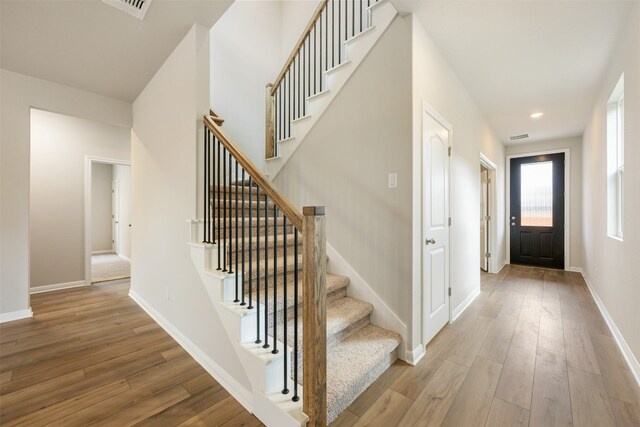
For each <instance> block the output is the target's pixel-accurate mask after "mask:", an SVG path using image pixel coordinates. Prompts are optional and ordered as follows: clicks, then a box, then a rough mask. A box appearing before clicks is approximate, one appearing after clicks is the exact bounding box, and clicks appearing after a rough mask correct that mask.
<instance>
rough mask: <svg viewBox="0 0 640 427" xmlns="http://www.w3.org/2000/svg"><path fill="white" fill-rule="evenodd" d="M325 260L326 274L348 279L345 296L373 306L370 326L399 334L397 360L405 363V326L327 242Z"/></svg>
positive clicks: (406, 338) (406, 339) (406, 333)
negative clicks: (326, 261)
mask: <svg viewBox="0 0 640 427" xmlns="http://www.w3.org/2000/svg"><path fill="white" fill-rule="evenodd" d="M327 258H328V259H329V262H328V263H327V272H328V273H332V274H338V275H341V276H347V277H349V287H348V288H347V296H350V297H353V298H356V299H359V300H360V301H365V302H367V303H369V304H371V305H372V306H373V311H372V312H371V314H370V321H371V324H372V325H375V326H379V327H381V328H384V329H388V330H390V331H394V332H396V333H398V334H400V336H401V337H402V342H401V343H400V345H399V347H398V359H400V360H402V361H405V362H407V354H406V350H407V348H406V347H407V343H408V342H409V341H408V338H409V337H408V329H407V325H406V324H405V323H404V322H403V321H402V320H401V319H400V317H398V315H397V314H396V313H395V312H394V311H393V310H392V309H391V308H390V307H389V306H388V305H387V303H386V302H385V301H384V299H382V298H381V297H380V296H379V295H378V294H377V293H376V291H375V290H373V288H372V287H371V286H370V285H369V283H367V281H366V280H365V279H363V278H362V276H360V274H359V273H358V272H357V271H356V270H355V269H354V268H353V267H352V266H351V264H349V262H347V260H345V259H344V258H343V257H342V255H340V253H339V252H338V251H337V250H336V249H335V248H334V247H333V246H331V244H330V243H329V242H327ZM408 363H409V362H408Z"/></svg>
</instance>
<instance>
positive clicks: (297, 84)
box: [293, 49, 302, 119]
mask: <svg viewBox="0 0 640 427" xmlns="http://www.w3.org/2000/svg"><path fill="white" fill-rule="evenodd" d="M300 55H302V51H301V50H300V49H298V55H297V56H296V63H297V66H296V68H295V69H296V78H295V80H294V81H293V92H294V95H293V98H294V100H295V104H294V108H295V110H294V112H293V117H294V118H295V119H297V118H299V117H300Z"/></svg>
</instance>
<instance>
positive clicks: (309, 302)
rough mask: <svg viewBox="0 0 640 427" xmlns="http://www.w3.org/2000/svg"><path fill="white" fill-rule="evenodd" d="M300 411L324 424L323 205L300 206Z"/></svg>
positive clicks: (312, 421) (315, 425)
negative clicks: (301, 383) (301, 304)
mask: <svg viewBox="0 0 640 427" xmlns="http://www.w3.org/2000/svg"><path fill="white" fill-rule="evenodd" d="M302 214H303V219H302V268H303V279H302V280H303V282H302V283H303V289H304V291H303V292H304V302H303V307H304V310H303V316H304V334H303V354H304V364H303V372H304V374H303V375H304V376H303V380H304V384H303V411H304V413H305V414H307V416H308V417H309V422H308V424H307V425H308V426H313V427H325V426H326V425H327V310H326V286H327V260H326V253H327V251H326V237H325V227H326V224H325V216H324V206H306V207H304V208H303V209H302Z"/></svg>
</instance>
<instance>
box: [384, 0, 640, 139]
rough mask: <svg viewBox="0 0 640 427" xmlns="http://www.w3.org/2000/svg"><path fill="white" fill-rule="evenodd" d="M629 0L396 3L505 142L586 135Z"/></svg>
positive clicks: (510, 0)
mask: <svg viewBox="0 0 640 427" xmlns="http://www.w3.org/2000/svg"><path fill="white" fill-rule="evenodd" d="M631 3H632V2H629V1H627V2H619V1H514V0H509V1H505V0H503V1H394V4H396V6H397V7H398V8H399V9H401V10H402V11H404V12H412V13H415V14H416V16H417V18H418V20H419V21H420V22H421V24H422V25H423V26H424V28H425V29H426V30H427V32H428V33H429V34H430V36H431V37H432V39H433V41H434V43H435V44H436V46H438V48H439V49H440V51H441V52H442V54H443V56H444V57H445V59H446V60H447V62H448V63H449V64H450V65H451V67H452V68H453V70H454V71H455V73H456V74H457V75H458V78H459V79H460V80H461V81H462V83H463V85H464V86H465V87H466V88H467V89H468V90H469V92H470V93H471V95H472V97H473V98H474V99H475V101H476V103H477V105H478V107H479V108H480V109H481V111H482V112H483V114H484V115H485V117H486V119H487V120H488V122H489V124H490V125H491V127H492V128H493V129H494V131H495V132H496V134H497V136H498V138H500V139H501V140H502V141H503V142H508V141H509V136H512V135H519V134H523V133H529V135H530V139H528V140H525V141H527V142H533V141H539V140H546V139H552V138H563V137H569V136H577V135H581V134H582V132H583V130H584V128H585V125H586V123H587V120H588V117H589V115H590V113H591V109H592V108H593V103H594V102H595V96H596V93H597V91H598V90H599V85H600V82H601V79H602V77H603V74H604V71H605V67H606V64H607V61H608V60H609V58H610V56H611V54H612V52H613V48H614V45H615V43H616V40H617V36H618V33H619V30H620V28H621V26H622V25H623V23H624V19H625V17H626V15H627V12H628V11H629V10H630V7H631V6H632V4H631ZM537 111H542V112H544V115H543V116H542V117H541V118H540V119H537V120H534V119H531V118H530V117H529V115H530V114H531V113H534V112H537ZM520 143H522V142H520Z"/></svg>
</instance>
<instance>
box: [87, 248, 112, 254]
mask: <svg viewBox="0 0 640 427" xmlns="http://www.w3.org/2000/svg"><path fill="white" fill-rule="evenodd" d="M114 253H115V252H113V249H105V250H102V251H91V255H103V254H114Z"/></svg>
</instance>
